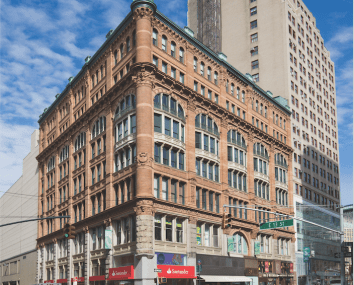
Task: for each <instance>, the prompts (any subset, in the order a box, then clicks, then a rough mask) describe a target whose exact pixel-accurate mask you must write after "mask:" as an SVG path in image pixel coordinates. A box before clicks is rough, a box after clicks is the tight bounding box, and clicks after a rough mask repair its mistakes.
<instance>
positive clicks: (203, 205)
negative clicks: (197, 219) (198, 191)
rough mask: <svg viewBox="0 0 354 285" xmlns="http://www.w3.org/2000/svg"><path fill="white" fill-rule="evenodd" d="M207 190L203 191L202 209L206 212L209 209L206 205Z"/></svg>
mask: <svg viewBox="0 0 354 285" xmlns="http://www.w3.org/2000/svg"><path fill="white" fill-rule="evenodd" d="M206 192H207V191H206V190H202V209H203V210H206V209H207V205H206V195H207V193H206Z"/></svg>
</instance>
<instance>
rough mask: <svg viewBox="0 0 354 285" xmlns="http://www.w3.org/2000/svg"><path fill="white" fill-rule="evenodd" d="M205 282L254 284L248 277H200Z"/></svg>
mask: <svg viewBox="0 0 354 285" xmlns="http://www.w3.org/2000/svg"><path fill="white" fill-rule="evenodd" d="M200 278H202V279H204V280H205V282H252V279H251V278H248V277H246V276H220V275H200Z"/></svg>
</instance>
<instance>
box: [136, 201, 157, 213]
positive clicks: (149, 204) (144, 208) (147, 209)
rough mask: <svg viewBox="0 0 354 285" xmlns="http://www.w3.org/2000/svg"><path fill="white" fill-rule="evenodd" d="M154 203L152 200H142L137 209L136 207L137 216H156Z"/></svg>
mask: <svg viewBox="0 0 354 285" xmlns="http://www.w3.org/2000/svg"><path fill="white" fill-rule="evenodd" d="M153 206H154V202H153V201H151V200H141V201H138V202H137V203H136V207H134V211H135V213H136V215H137V216H140V215H150V216H153V215H154V214H155V209H154V207H153Z"/></svg>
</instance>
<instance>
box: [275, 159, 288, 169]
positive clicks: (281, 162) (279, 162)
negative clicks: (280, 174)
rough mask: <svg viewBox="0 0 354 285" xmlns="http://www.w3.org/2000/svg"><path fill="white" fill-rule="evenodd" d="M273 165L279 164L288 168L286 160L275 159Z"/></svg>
mask: <svg viewBox="0 0 354 285" xmlns="http://www.w3.org/2000/svg"><path fill="white" fill-rule="evenodd" d="M275 165H279V166H281V167H284V168H286V169H288V165H287V164H286V162H283V161H281V160H276V161H275Z"/></svg>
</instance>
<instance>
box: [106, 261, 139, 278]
mask: <svg viewBox="0 0 354 285" xmlns="http://www.w3.org/2000/svg"><path fill="white" fill-rule="evenodd" d="M126 279H134V265H129V266H122V267H117V268H110V269H109V277H108V280H126Z"/></svg>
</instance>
